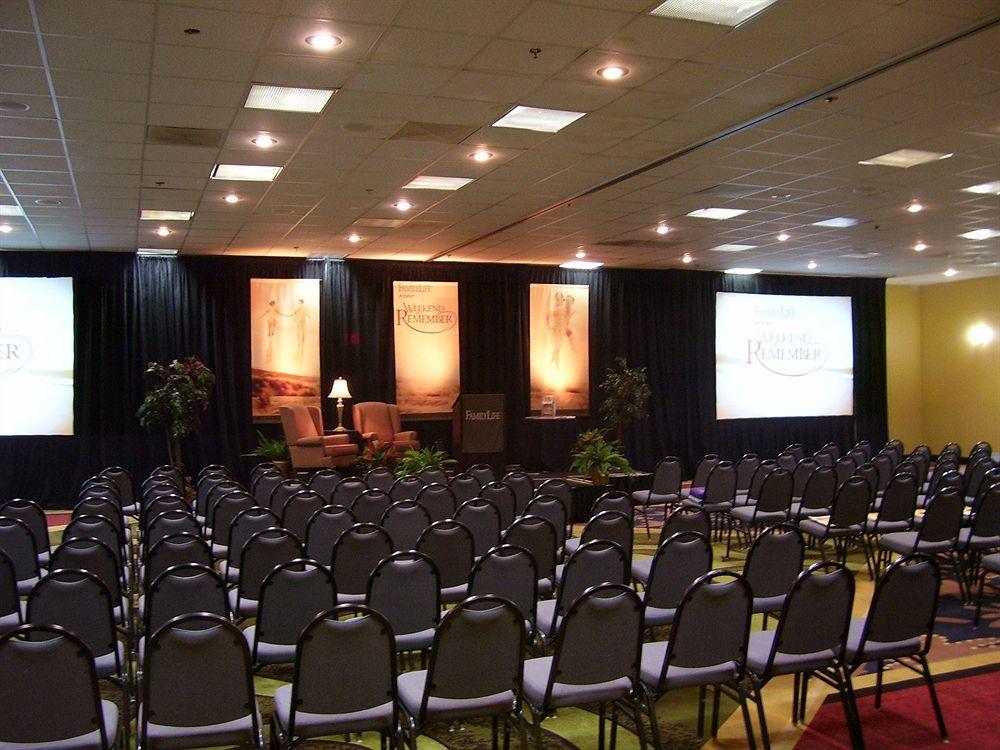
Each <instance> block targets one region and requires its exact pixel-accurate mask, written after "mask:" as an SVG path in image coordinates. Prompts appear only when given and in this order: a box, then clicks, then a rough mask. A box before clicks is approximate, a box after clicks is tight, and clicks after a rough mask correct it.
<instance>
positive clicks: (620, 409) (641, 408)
mask: <svg viewBox="0 0 1000 750" xmlns="http://www.w3.org/2000/svg"><path fill="white" fill-rule="evenodd" d="M599 388H600V389H601V391H602V392H603V393H604V400H603V401H601V407H600V409H601V414H602V415H604V421H605V422H606V423H607V424H608V426H609V427H611V428H612V429H614V430H615V432H616V433H617V435H618V441H619V442H621V440H622V439H623V438H624V433H625V426H626V425H628V424H630V423H631V422H635V421H637V420H640V419H645V418H646V417H648V416H649V408H648V407H649V397H650V396H651V395H652V390H651V389H650V387H649V379H648V378H647V377H646V368H645V367H629V366H628V361H627V360H626V359H625V358H624V357H617V358H616V359H615V366H614V367H611V368H609V369H608V371H607V374H606V375H605V376H604V380H603V381H601V384H600V386H599Z"/></svg>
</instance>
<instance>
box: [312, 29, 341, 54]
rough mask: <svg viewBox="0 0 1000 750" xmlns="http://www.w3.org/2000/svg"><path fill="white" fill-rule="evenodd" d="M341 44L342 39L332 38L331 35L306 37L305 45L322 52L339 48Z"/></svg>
mask: <svg viewBox="0 0 1000 750" xmlns="http://www.w3.org/2000/svg"><path fill="white" fill-rule="evenodd" d="M343 43H344V40H343V39H341V38H340V37H339V36H334V35H333V34H326V33H323V34H313V35H312V36H307V37H306V44H308V45H309V46H310V47H315V48H316V49H319V50H323V51H326V50H330V49H333V48H334V47H339V46H340V45H341V44H343Z"/></svg>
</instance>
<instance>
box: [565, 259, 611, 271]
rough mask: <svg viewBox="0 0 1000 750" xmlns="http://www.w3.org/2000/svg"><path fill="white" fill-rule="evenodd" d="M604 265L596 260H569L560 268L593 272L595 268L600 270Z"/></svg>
mask: <svg viewBox="0 0 1000 750" xmlns="http://www.w3.org/2000/svg"><path fill="white" fill-rule="evenodd" d="M603 265H604V264H603V263H601V262H600V261H596V260H568V261H566V262H565V263H560V264H559V267H560V268H574V269H576V270H578V271H593V270H594V269H595V268H600V267H601V266H603Z"/></svg>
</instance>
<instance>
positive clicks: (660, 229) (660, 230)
mask: <svg viewBox="0 0 1000 750" xmlns="http://www.w3.org/2000/svg"><path fill="white" fill-rule="evenodd" d="M669 231H670V227H668V226H667V225H666V224H657V225H656V233H657V234H666V233H667V232H669Z"/></svg>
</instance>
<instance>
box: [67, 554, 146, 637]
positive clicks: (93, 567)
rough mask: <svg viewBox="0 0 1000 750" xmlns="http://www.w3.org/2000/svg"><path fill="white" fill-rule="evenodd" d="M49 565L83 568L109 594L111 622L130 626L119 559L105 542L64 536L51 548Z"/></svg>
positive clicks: (126, 626) (70, 568)
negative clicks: (111, 608) (113, 615)
mask: <svg viewBox="0 0 1000 750" xmlns="http://www.w3.org/2000/svg"><path fill="white" fill-rule="evenodd" d="M49 565H50V568H49V570H85V571H87V572H88V573H93V574H94V575H95V576H97V578H98V579H99V580H100V581H101V583H103V584H104V585H105V586H107V588H108V591H109V592H110V593H111V601H112V602H113V603H114V613H115V623H116V624H118V625H120V626H122V627H125V628H129V627H130V620H129V618H128V616H127V613H128V612H129V600H128V597H126V595H125V589H124V586H123V574H122V569H121V565H120V559H119V557H118V555H116V554H115V553H114V551H112V549H111V548H110V547H109V546H108V545H107V544H105V543H104V542H102V541H100V540H99V539H92V538H84V539H67V540H65V541H63V543H62V544H60V545H59V546H58V547H56V548H55V549H54V550H53V551H52V558H51V559H50V561H49Z"/></svg>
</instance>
